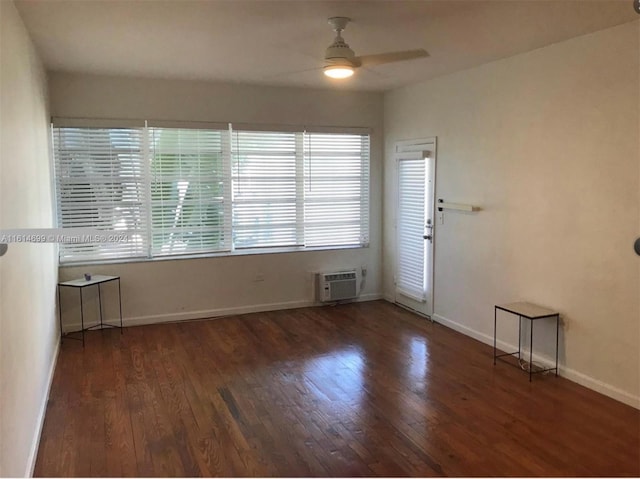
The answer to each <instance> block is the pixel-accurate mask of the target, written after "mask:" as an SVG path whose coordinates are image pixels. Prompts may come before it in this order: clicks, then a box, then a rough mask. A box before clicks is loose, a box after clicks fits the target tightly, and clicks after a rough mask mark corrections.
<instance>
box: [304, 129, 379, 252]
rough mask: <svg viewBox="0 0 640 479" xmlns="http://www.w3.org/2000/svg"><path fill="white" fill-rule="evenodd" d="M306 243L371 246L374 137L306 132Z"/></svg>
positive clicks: (306, 244) (312, 244) (312, 245)
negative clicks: (370, 194) (369, 244)
mask: <svg viewBox="0 0 640 479" xmlns="http://www.w3.org/2000/svg"><path fill="white" fill-rule="evenodd" d="M304 146H305V154H304V159H305V163H304V165H305V174H304V177H305V202H304V239H305V246H308V247H315V246H344V245H368V243H369V136H368V135H351V134H333V133H306V134H305V142H304Z"/></svg>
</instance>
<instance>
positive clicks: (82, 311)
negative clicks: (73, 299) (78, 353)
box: [78, 288, 84, 348]
mask: <svg viewBox="0 0 640 479" xmlns="http://www.w3.org/2000/svg"><path fill="white" fill-rule="evenodd" d="M78 289H79V290H80V326H81V327H82V347H83V348H84V307H83V306H82V290H83V289H84V288H78Z"/></svg>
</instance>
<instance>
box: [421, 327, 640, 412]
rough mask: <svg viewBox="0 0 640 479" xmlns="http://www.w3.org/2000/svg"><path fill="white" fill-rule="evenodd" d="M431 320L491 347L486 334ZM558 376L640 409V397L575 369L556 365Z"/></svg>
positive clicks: (504, 346)
mask: <svg viewBox="0 0 640 479" xmlns="http://www.w3.org/2000/svg"><path fill="white" fill-rule="evenodd" d="M433 319H434V320H435V321H436V322H437V323H440V324H442V325H443V326H447V327H448V328H451V329H453V330H454V331H458V332H459V333H462V334H464V335H466V336H470V337H472V338H473V339H477V340H478V341H480V342H481V343H485V344H488V345H490V346H492V347H493V336H489V335H488V334H484V333H481V332H480V331H476V330H475V329H472V328H469V327H468V326H465V325H463V324H460V323H458V322H456V321H452V320H451V319H448V318H445V317H444V316H440V315H439V314H434V315H433ZM497 346H498V348H500V349H501V350H502V351H507V352H509V351H517V350H518V347H517V346H515V345H513V344H510V343H506V342H504V341H497ZM533 360H534V361H536V362H538V363H541V364H543V365H545V367H554V366H555V359H552V358H549V357H547V356H541V355H538V354H534V355H533ZM558 375H560V376H562V377H565V378H567V379H569V380H571V381H573V382H575V383H578V384H580V385H582V386H585V387H587V388H589V389H593V390H594V391H597V392H599V393H601V394H604V395H605V396H609V397H610V398H613V399H615V400H617V401H620V402H623V403H625V404H628V405H629V406H632V407H634V408H636V409H640V396H635V395H633V394H631V393H629V392H627V391H624V390H622V389H620V388H617V387H615V386H612V385H611V384H607V383H605V382H604V381H600V380H599V379H595V378H593V377H591V376H588V375H586V374H584V373H581V372H579V371H576V370H575V369H571V368H567V367H565V366H563V365H562V364H558Z"/></svg>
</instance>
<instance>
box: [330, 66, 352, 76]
mask: <svg viewBox="0 0 640 479" xmlns="http://www.w3.org/2000/svg"><path fill="white" fill-rule="evenodd" d="M324 74H325V75H327V76H328V77H330V78H336V79H343V78H349V77H350V76H352V75H353V67H352V66H349V65H330V66H327V67H324Z"/></svg>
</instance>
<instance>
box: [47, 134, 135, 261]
mask: <svg viewBox="0 0 640 479" xmlns="http://www.w3.org/2000/svg"><path fill="white" fill-rule="evenodd" d="M143 134H144V130H143V129H141V128H54V129H53V141H54V160H55V177H56V196H57V214H58V224H59V225H60V226H61V227H62V228H92V229H96V230H104V231H109V230H111V231H118V232H122V233H125V234H128V235H129V241H128V242H120V243H105V244H96V243H83V244H61V245H60V250H59V254H60V261H61V262H65V261H67V260H74V261H81V260H102V259H113V258H131V257H140V256H145V255H146V254H147V229H146V225H147V218H146V187H145V181H144V175H145V171H144V170H145V165H144V153H143V147H142V145H143Z"/></svg>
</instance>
